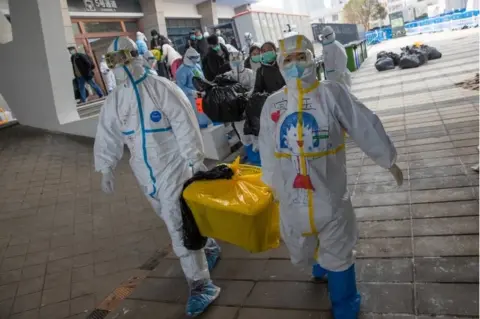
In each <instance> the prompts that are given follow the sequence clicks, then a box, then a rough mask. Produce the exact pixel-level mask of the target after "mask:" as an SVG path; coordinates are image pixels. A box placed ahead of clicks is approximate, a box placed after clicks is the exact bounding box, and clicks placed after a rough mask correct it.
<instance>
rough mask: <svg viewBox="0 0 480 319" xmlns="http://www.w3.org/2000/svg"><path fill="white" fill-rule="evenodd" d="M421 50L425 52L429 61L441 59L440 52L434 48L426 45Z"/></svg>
mask: <svg viewBox="0 0 480 319" xmlns="http://www.w3.org/2000/svg"><path fill="white" fill-rule="evenodd" d="M421 49H422V50H425V51H426V52H427V54H428V59H429V60H436V59H440V58H441V57H442V53H440V51H438V50H437V48H435V47H431V46H428V45H422V46H421Z"/></svg>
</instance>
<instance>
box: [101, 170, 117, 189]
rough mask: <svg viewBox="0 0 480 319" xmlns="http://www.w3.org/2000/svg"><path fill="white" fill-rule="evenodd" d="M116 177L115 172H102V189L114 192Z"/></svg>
mask: <svg viewBox="0 0 480 319" xmlns="http://www.w3.org/2000/svg"><path fill="white" fill-rule="evenodd" d="M114 182H115V177H114V176H113V172H112V171H111V170H108V171H106V172H102V191H103V192H104V193H106V194H111V193H113V192H114V190H115V187H114Z"/></svg>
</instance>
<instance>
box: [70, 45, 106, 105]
mask: <svg viewBox="0 0 480 319" xmlns="http://www.w3.org/2000/svg"><path fill="white" fill-rule="evenodd" d="M68 51H69V52H70V54H71V56H70V62H71V63H72V68H73V74H74V75H75V80H76V81H77V85H78V90H79V91H80V100H81V101H82V103H85V102H86V101H87V91H86V89H85V84H86V83H88V84H89V85H90V86H91V87H92V89H94V90H95V92H96V93H97V95H98V96H99V97H103V95H104V93H103V91H102V89H101V88H100V87H99V86H98V84H97V83H95V80H94V79H93V76H94V74H93V70H94V69H95V64H94V63H93V60H92V58H90V57H89V56H88V55H86V54H84V53H79V52H77V49H76V48H75V47H69V48H68Z"/></svg>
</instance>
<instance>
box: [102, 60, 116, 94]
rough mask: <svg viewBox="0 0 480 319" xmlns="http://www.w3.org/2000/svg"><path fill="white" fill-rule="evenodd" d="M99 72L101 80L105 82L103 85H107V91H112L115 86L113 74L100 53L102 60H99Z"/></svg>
mask: <svg viewBox="0 0 480 319" xmlns="http://www.w3.org/2000/svg"><path fill="white" fill-rule="evenodd" d="M100 72H101V73H102V78H103V81H104V82H105V85H106V87H107V92H108V93H110V92H112V91H113V89H114V88H115V87H116V86H117V83H116V80H115V75H114V74H113V72H112V71H111V70H110V68H109V67H108V65H107V62H105V56H104V55H102V60H101V61H100Z"/></svg>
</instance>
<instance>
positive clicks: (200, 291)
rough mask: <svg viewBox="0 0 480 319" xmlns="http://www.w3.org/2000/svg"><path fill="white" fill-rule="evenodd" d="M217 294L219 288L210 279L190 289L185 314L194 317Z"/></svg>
mask: <svg viewBox="0 0 480 319" xmlns="http://www.w3.org/2000/svg"><path fill="white" fill-rule="evenodd" d="M219 294H220V288H219V287H217V286H215V285H214V284H213V283H212V281H211V280H209V281H208V282H207V283H205V284H201V285H199V286H198V287H196V288H194V289H192V291H191V292H190V297H188V301H187V309H186V312H187V315H188V316H190V317H196V316H198V315H200V314H202V313H203V312H204V311H205V310H206V309H207V308H208V306H210V304H211V303H212V302H214V301H215V299H217V297H218V295H219Z"/></svg>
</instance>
